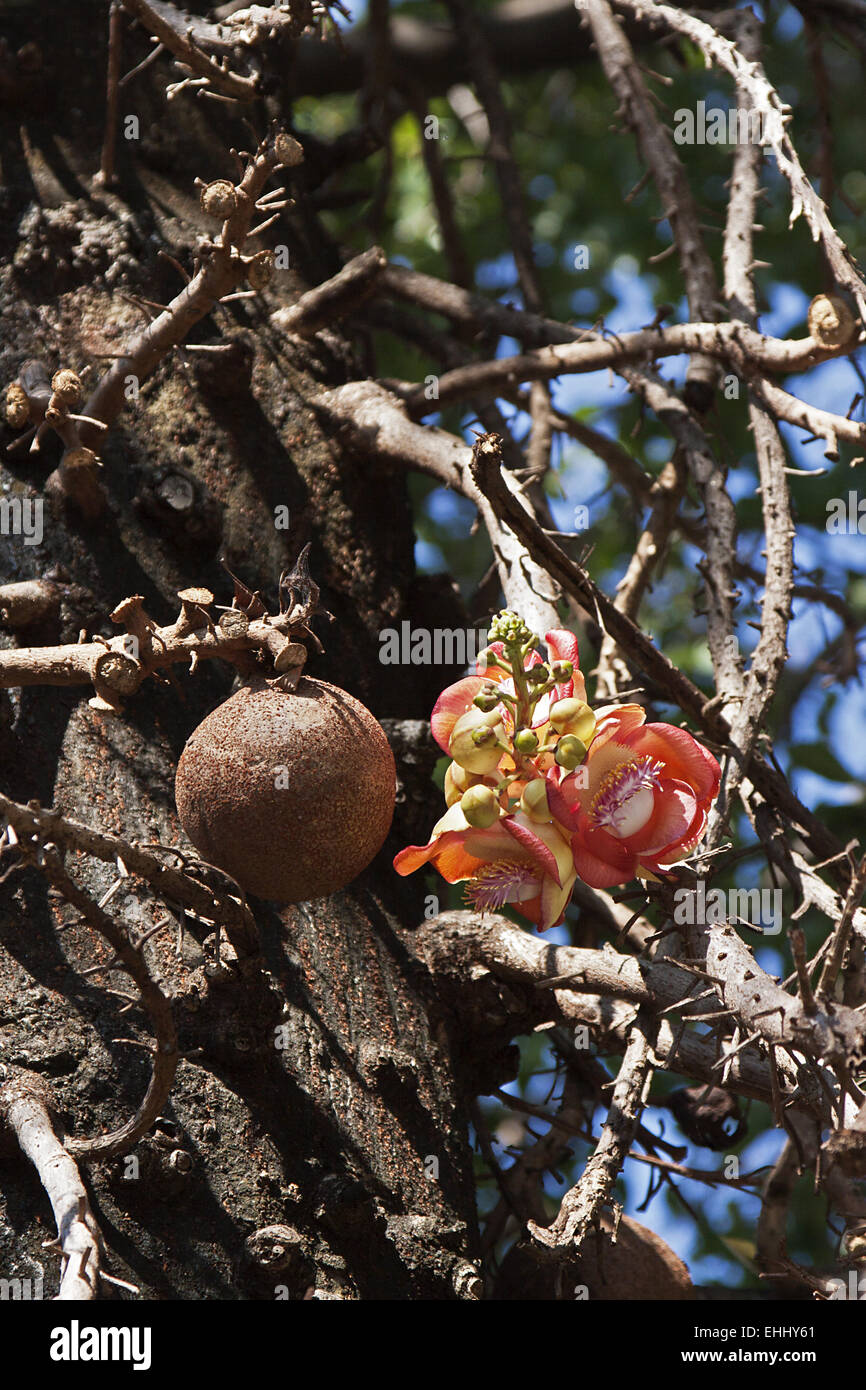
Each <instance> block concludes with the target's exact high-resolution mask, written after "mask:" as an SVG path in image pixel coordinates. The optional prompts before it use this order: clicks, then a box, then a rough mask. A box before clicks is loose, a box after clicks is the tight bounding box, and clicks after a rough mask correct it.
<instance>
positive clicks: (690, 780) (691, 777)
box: [628, 724, 721, 802]
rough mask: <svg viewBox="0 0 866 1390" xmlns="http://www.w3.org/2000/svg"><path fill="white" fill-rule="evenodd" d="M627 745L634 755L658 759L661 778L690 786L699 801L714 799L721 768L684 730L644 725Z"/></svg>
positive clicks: (631, 735)
mask: <svg viewBox="0 0 866 1390" xmlns="http://www.w3.org/2000/svg"><path fill="white" fill-rule="evenodd" d="M628 744H629V747H630V748H633V749H634V751H635V752H636V753H639V754H645V753H646V754H649V756H650V757H652V758H659V759H660V760H661V761H662V762H663V763H664V764H665V776H666V777H670V778H671V780H672V781H675V782H685V783H686V785H687V786H689V787H692V788H693V789H694V792H695V795H696V796H697V798H698V800H699V801H702V802H707V801H712V800H714V799H715V796H716V794H717V792H718V790H719V782H720V780H721V769H720V768H719V765H718V763H717V762H716V760H715V758H714V757H713V755H712V753H710V752H708V751H707V749H706V748H704V747H703V745H702V744H700V743H698V741H697V739H694V738H692V736H691V734H690V733H689V732H688V730H687V729H675V728H674V726H673V725H672V724H645V725H644V726H643V728H642V729H636V730H635V731H634V733H631V734H629V737H628Z"/></svg>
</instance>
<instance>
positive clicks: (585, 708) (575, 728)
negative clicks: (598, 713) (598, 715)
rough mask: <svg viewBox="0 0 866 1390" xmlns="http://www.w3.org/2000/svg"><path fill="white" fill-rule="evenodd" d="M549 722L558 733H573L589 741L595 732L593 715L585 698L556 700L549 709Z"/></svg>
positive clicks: (582, 739) (584, 740)
mask: <svg viewBox="0 0 866 1390" xmlns="http://www.w3.org/2000/svg"><path fill="white" fill-rule="evenodd" d="M550 722H551V724H552V725H553V727H554V729H555V730H556V732H557V733H558V734H575V735H576V736H577V738H579V739H580V740H581V741H582V742H583V743H589V741H590V739H591V738H592V736H593V734H594V733H595V715H594V714H593V712H592V710H591V709H590V707H589V705H588V704H587V703H586V701H585V700H575V699H574V698H570V699H568V700H557V701H556V704H554V705H552V706H551V709H550Z"/></svg>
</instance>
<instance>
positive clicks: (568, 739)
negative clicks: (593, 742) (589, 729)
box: [554, 734, 586, 772]
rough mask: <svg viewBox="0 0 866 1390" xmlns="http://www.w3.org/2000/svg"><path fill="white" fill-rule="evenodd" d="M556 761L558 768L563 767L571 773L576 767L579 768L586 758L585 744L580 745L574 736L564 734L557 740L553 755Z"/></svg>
mask: <svg viewBox="0 0 866 1390" xmlns="http://www.w3.org/2000/svg"><path fill="white" fill-rule="evenodd" d="M554 757H555V758H556V761H557V762H558V763H559V766H560V767H564V768H565V769H566V771H567V772H573V771H574V769H575V768H576V767H580V764H581V763H582V762H583V760H584V758H585V757H586V744H585V743H581V741H580V739H579V738H575V737H574V734H566V735H565V737H564V738H561V739H560V740H559V743H558V744H557V745H556V752H555V753H554Z"/></svg>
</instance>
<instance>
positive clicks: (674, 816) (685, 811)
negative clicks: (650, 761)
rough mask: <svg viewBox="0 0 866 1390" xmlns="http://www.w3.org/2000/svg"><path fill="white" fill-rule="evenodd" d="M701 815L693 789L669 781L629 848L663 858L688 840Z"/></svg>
mask: <svg viewBox="0 0 866 1390" xmlns="http://www.w3.org/2000/svg"><path fill="white" fill-rule="evenodd" d="M697 814H698V803H697V800H696V798H695V794H694V792H693V791H692V789H691V787H688V786H686V784H685V783H684V782H669V781H668V780H667V779H666V778H665V779H664V781H663V782H662V785H661V788H660V789H659V790H658V791H657V792H656V794H655V808H654V810H653V814H652V815H651V816H650V819H649V820H648V821H647V823H646V825H645V826H644V827H643V829H642V830H639V831H638V832H637V833H636V834H635V835H629V837H628V839H627V841H626V843H627V844H628V847H629V849H632V850H634V851H635V853H636V854H638V855H640V856H641V857H642V856H643V855H645V854H646V855H653V856H656V855H659V854H661V853H662V851H663V850H666V849H671V848H673V847H674V846H678V845H679V844H680V843H681V841H683V840H684V839H685V837H686V836H687V835H688V833H689V831H690V830H691V828H692V825H693V824H694V820H695V816H696V815H697Z"/></svg>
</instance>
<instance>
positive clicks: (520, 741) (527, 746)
mask: <svg viewBox="0 0 866 1390" xmlns="http://www.w3.org/2000/svg"><path fill="white" fill-rule="evenodd" d="M514 747H515V748H516V749H517V751H518V753H527V754H529V753H534V752H535V750H536V748H537V747H538V734H536V733H534V732H533V730H532V729H521V730H520V731H519V732H518V733H517V734H516V735H515V738H514Z"/></svg>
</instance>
